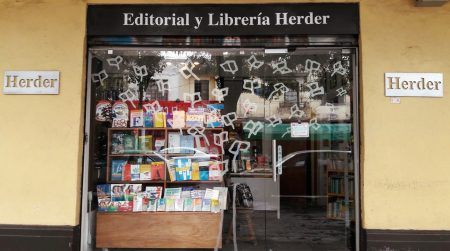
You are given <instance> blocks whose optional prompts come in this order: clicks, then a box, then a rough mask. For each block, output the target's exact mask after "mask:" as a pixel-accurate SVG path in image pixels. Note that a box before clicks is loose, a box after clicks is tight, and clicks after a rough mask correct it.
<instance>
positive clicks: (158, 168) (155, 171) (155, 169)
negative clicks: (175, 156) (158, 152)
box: [152, 162, 164, 180]
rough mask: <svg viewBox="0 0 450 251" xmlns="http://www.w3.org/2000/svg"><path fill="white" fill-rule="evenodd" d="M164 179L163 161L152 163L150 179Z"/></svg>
mask: <svg viewBox="0 0 450 251" xmlns="http://www.w3.org/2000/svg"><path fill="white" fill-rule="evenodd" d="M163 179H164V162H153V163H152V180H163Z"/></svg>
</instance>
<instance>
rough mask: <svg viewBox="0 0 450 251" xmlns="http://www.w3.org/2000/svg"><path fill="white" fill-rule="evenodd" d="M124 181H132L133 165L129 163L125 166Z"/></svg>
mask: <svg viewBox="0 0 450 251" xmlns="http://www.w3.org/2000/svg"><path fill="white" fill-rule="evenodd" d="M122 180H123V181H131V165H130V164H129V163H126V164H125V166H123V173H122Z"/></svg>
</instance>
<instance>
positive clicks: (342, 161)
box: [326, 156, 355, 220]
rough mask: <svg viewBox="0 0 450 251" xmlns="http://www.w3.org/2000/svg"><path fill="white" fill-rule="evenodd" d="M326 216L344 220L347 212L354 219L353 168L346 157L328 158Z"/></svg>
mask: <svg viewBox="0 0 450 251" xmlns="http://www.w3.org/2000/svg"><path fill="white" fill-rule="evenodd" d="M326 179H327V183H326V184H327V187H326V189H327V190H326V191H327V218H328V219H335V220H345V219H346V217H347V214H348V217H349V219H350V220H354V212H353V210H352V208H354V207H353V204H354V194H355V191H354V187H355V181H354V170H353V165H352V164H351V162H350V161H349V160H348V158H346V157H343V156H334V157H333V158H330V159H329V161H328V164H327V170H326Z"/></svg>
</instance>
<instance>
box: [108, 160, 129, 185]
mask: <svg viewBox="0 0 450 251" xmlns="http://www.w3.org/2000/svg"><path fill="white" fill-rule="evenodd" d="M126 164H127V161H126V160H117V159H113V160H112V161H111V180H112V181H122V174H123V168H124V166H125V165H126Z"/></svg>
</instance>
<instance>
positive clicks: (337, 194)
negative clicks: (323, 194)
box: [327, 193, 354, 199]
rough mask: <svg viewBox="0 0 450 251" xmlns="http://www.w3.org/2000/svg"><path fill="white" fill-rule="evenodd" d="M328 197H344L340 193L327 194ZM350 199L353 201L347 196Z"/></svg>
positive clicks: (351, 196)
mask: <svg viewBox="0 0 450 251" xmlns="http://www.w3.org/2000/svg"><path fill="white" fill-rule="evenodd" d="M327 195H328V196H329V197H345V194H342V193H327ZM348 197H349V198H350V199H353V197H354V196H353V195H349V196H348Z"/></svg>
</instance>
